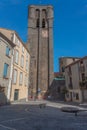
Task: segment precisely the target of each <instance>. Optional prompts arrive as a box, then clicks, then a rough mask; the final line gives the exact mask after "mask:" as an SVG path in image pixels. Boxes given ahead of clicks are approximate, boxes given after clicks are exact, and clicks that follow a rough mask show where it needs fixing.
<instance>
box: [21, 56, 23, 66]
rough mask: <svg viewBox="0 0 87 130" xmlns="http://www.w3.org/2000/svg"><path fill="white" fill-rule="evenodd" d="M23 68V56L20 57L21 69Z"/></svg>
mask: <svg viewBox="0 0 87 130" xmlns="http://www.w3.org/2000/svg"><path fill="white" fill-rule="evenodd" d="M23 66H24V56H23V55H22V56H21V67H23Z"/></svg>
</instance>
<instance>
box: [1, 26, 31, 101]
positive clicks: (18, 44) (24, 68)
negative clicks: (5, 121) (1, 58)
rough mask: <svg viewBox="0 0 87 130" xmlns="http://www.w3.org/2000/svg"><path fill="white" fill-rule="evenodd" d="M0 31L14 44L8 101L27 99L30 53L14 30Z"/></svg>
mask: <svg viewBox="0 0 87 130" xmlns="http://www.w3.org/2000/svg"><path fill="white" fill-rule="evenodd" d="M0 31H1V32H2V33H3V34H4V35H5V36H6V37H8V38H9V40H11V41H12V42H13V43H14V44H15V47H14V56H13V73H12V87H11V94H10V101H14V100H25V99H26V100H28V89H29V69H30V68H29V64H30V53H29V51H28V49H27V48H26V46H25V45H24V43H23V41H22V40H21V39H20V37H19V36H18V34H17V33H16V32H15V31H12V30H7V29H3V28H0Z"/></svg>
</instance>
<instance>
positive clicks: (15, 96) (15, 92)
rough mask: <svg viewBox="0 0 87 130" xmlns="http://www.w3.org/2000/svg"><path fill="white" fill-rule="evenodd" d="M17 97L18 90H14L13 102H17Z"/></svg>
mask: <svg viewBox="0 0 87 130" xmlns="http://www.w3.org/2000/svg"><path fill="white" fill-rule="evenodd" d="M18 97H19V89H15V91H14V101H16V100H18Z"/></svg>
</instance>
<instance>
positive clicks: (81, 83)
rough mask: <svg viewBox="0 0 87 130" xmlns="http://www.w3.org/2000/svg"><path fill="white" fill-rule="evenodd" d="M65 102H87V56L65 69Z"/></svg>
mask: <svg viewBox="0 0 87 130" xmlns="http://www.w3.org/2000/svg"><path fill="white" fill-rule="evenodd" d="M65 81H66V88H67V93H66V100H67V101H74V102H83V101H84V102H85V101H87V56H86V57H84V58H81V59H80V60H77V61H75V62H73V63H71V64H69V65H68V66H66V67H65Z"/></svg>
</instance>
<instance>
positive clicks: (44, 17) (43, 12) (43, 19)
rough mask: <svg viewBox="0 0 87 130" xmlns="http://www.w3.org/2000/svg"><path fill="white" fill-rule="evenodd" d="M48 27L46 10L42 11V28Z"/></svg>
mask: <svg viewBox="0 0 87 130" xmlns="http://www.w3.org/2000/svg"><path fill="white" fill-rule="evenodd" d="M45 27H46V10H45V9H43V10H42V28H45Z"/></svg>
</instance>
